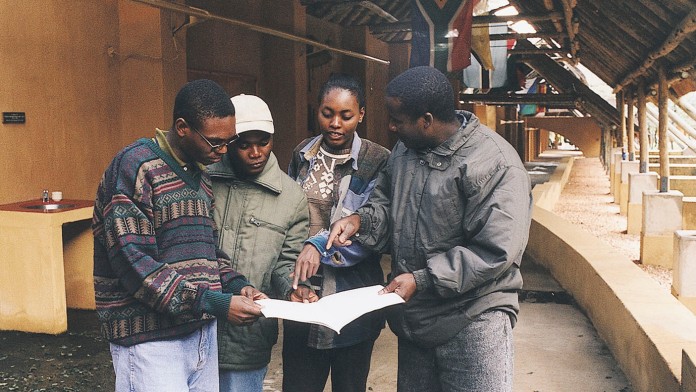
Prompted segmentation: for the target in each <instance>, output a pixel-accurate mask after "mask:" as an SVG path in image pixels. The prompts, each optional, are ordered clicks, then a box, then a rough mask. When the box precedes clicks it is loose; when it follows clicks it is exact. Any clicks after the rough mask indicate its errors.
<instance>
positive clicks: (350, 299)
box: [256, 285, 404, 333]
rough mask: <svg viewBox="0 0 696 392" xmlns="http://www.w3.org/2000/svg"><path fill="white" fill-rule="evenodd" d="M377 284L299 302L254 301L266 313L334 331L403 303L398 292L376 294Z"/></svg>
mask: <svg viewBox="0 0 696 392" xmlns="http://www.w3.org/2000/svg"><path fill="white" fill-rule="evenodd" d="M382 289H383V287H382V286H381V285H375V286H369V287H361V288H359V289H353V290H347V291H342V292H340V293H336V294H332V295H327V296H326V297H323V298H321V299H320V300H319V301H317V302H313V303H299V302H290V301H281V300H277V299H261V300H258V301H256V303H258V304H259V305H261V306H262V308H261V312H262V313H263V315H264V316H266V317H277V318H282V319H285V320H293V321H299V322H304V323H313V324H319V325H323V326H325V327H328V328H331V329H333V330H334V331H336V332H337V333H340V332H341V329H342V328H343V327H344V326H345V325H346V324H348V323H350V322H351V321H353V320H355V319H356V318H358V317H360V316H362V315H363V314H365V313H368V312H371V311H374V310H377V309H381V308H384V307H387V306H391V305H396V304H400V303H403V302H404V300H403V298H401V297H400V296H399V295H398V294H395V293H388V294H379V292H380V290H382Z"/></svg>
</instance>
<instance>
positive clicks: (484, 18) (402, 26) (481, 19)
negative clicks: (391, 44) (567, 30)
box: [370, 12, 563, 34]
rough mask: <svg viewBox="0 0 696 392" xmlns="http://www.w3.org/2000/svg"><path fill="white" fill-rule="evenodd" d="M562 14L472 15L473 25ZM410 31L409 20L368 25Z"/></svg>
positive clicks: (381, 31)
mask: <svg viewBox="0 0 696 392" xmlns="http://www.w3.org/2000/svg"><path fill="white" fill-rule="evenodd" d="M561 19H563V15H562V14H561V13H560V12H549V13H546V14H526V15H522V14H520V15H481V16H474V18H473V24H474V26H476V25H479V24H490V23H505V22H519V21H522V20H526V21H527V22H530V23H533V22H540V21H547V20H561ZM408 31H411V22H410V21H405V22H395V23H379V24H375V25H371V26H370V32H371V33H372V34H387V33H399V32H408Z"/></svg>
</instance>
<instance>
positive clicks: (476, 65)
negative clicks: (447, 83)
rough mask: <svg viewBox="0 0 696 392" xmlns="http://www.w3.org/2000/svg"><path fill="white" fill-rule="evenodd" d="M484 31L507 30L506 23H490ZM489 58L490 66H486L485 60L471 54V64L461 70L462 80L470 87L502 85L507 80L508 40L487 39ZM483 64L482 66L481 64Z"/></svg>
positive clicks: (498, 31)
mask: <svg viewBox="0 0 696 392" xmlns="http://www.w3.org/2000/svg"><path fill="white" fill-rule="evenodd" d="M485 30H486V31H490V34H503V33H507V32H508V26H507V24H506V23H491V24H490V25H489V26H488V28H487V29H485ZM489 45H490V54H491V56H490V58H491V65H492V67H488V66H486V64H485V63H486V62H484V61H479V56H477V55H476V54H477V53H474V52H472V54H471V65H469V66H468V67H466V68H465V69H464V72H463V77H462V82H463V83H464V84H465V85H466V86H467V87H471V88H479V89H489V88H497V87H503V86H504V85H505V83H506V81H507V54H508V41H507V40H497V41H489ZM482 63H483V64H484V66H482V65H481V64H482Z"/></svg>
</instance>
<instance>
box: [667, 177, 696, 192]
mask: <svg viewBox="0 0 696 392" xmlns="http://www.w3.org/2000/svg"><path fill="white" fill-rule="evenodd" d="M669 189H671V190H676V191H679V192H681V193H683V194H684V196H686V197H696V176H672V175H670V176H669Z"/></svg>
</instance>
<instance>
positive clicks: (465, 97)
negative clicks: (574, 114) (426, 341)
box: [459, 93, 580, 109]
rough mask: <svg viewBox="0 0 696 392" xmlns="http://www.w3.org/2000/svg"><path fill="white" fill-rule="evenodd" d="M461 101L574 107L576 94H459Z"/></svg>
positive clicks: (577, 97) (575, 105) (576, 99)
mask: <svg viewBox="0 0 696 392" xmlns="http://www.w3.org/2000/svg"><path fill="white" fill-rule="evenodd" d="M459 100H460V101H461V102H485V103H486V104H488V105H518V104H540V105H544V106H547V107H554V108H566V109H575V108H576V107H577V106H578V104H579V102H580V96H579V95H578V94H507V93H503V94H490V93H489V94H459Z"/></svg>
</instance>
